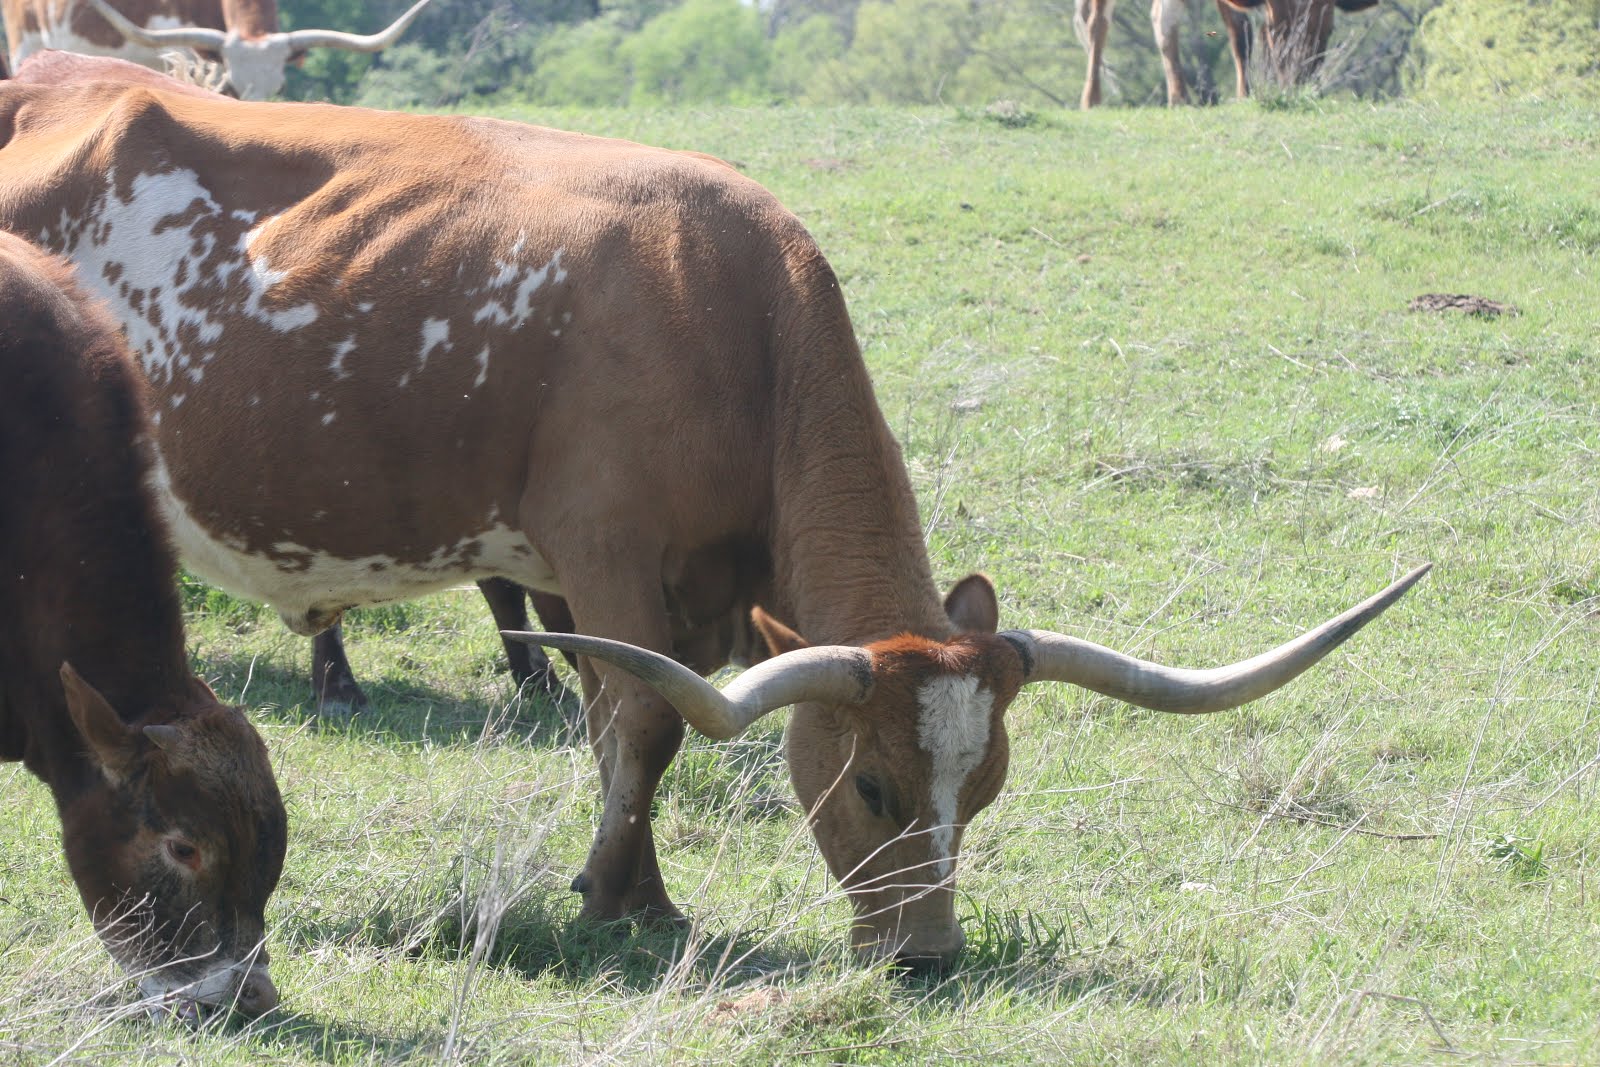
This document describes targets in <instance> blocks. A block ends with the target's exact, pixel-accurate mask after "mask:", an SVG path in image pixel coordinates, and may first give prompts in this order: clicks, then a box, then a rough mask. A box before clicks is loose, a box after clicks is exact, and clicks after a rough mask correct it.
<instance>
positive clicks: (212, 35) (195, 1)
mask: <svg viewBox="0 0 1600 1067" xmlns="http://www.w3.org/2000/svg"><path fill="white" fill-rule="evenodd" d="M115 4H116V6H114V7H113V6H112V4H110V3H107V2H106V0H0V11H3V13H4V15H5V27H6V38H7V40H8V41H9V42H10V47H11V63H12V65H13V66H21V65H22V61H23V60H24V59H26V58H28V57H29V56H30V55H33V54H34V53H36V52H40V51H43V50H46V49H55V50H59V51H66V52H79V53H83V54H85V55H101V56H118V57H121V58H123V59H128V60H132V61H133V62H135V63H140V64H142V65H144V66H146V67H150V68H152V69H154V70H161V69H162V68H163V66H164V63H163V60H162V55H163V53H166V52H172V51H175V50H179V49H188V50H189V51H191V52H192V53H194V54H196V55H198V56H200V57H201V58H203V59H209V60H216V61H219V62H220V63H221V64H222V68H223V72H224V73H225V74H226V75H227V79H228V85H229V86H230V87H231V89H232V91H233V93H234V94H235V95H236V96H239V97H242V98H243V99H246V100H265V99H267V98H268V97H270V96H273V95H275V94H276V93H277V92H278V90H279V89H281V88H283V77H284V74H283V69H284V66H285V65H286V64H288V63H295V62H298V61H299V60H300V59H301V57H303V56H304V55H305V54H306V52H308V51H310V50H311V49H313V48H343V49H347V50H350V51H356V52H380V51H382V50H383V49H385V48H388V47H389V46H390V45H391V44H393V43H394V42H395V41H397V40H399V39H400V35H401V34H402V33H404V32H405V31H406V27H407V26H409V25H411V20H412V19H414V18H416V17H417V13H418V12H420V11H421V10H422V9H423V8H424V7H425V6H427V4H428V0H418V2H417V4H416V5H415V6H414V7H412V8H411V9H410V10H409V11H407V12H406V13H405V14H403V15H401V16H400V17H399V18H398V19H396V20H395V21H394V22H393V23H392V24H391V25H390V26H389V27H388V28H387V29H385V30H383V31H381V32H379V33H374V34H370V35H363V34H355V33H342V32H340V31H338V30H292V31H289V32H280V31H279V29H278V4H277V0H220V3H219V0H115Z"/></svg>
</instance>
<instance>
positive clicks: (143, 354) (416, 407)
mask: <svg viewBox="0 0 1600 1067" xmlns="http://www.w3.org/2000/svg"><path fill="white" fill-rule="evenodd" d="M32 90H35V87H32V86H17V87H13V88H10V89H0V120H3V118H4V116H5V112H6V107H5V103H6V99H5V98H6V95H7V94H8V93H9V94H20V93H22V92H24V91H32ZM36 92H37V95H36V96H34V97H31V98H21V97H16V99H18V100H20V101H21V106H20V107H18V106H16V105H15V104H14V105H13V107H12V111H13V114H15V115H16V116H17V121H16V127H15V128H16V133H15V134H14V136H13V139H12V141H11V143H10V144H9V145H6V146H4V147H0V177H3V178H4V179H5V180H6V181H7V182H9V183H11V184H12V185H13V186H14V187H15V188H16V189H17V190H18V195H17V196H16V197H15V198H14V199H13V201H12V205H13V206H12V207H11V208H10V209H9V210H10V212H11V215H12V218H11V219H9V220H8V219H5V218H0V224H4V223H6V222H8V221H9V222H10V223H11V224H13V225H15V224H16V223H18V222H20V223H21V224H22V225H23V226H25V227H27V228H28V229H29V230H30V232H32V231H34V230H35V229H36V231H37V232H38V233H39V234H40V236H41V237H42V239H43V240H45V241H46V242H47V243H49V244H50V245H51V246H53V247H59V248H63V249H65V250H67V251H68V252H69V254H70V255H71V256H72V257H73V258H74V259H75V260H76V261H77V262H78V263H79V265H80V267H81V268H82V271H83V274H84V276H85V278H86V280H87V281H88V282H89V283H90V284H92V285H94V286H95V287H96V288H97V290H98V291H99V293H100V294H101V295H102V296H104V297H105V299H106V300H107V302H108V303H109V304H110V305H111V306H112V309H113V311H114V312H115V313H116V314H117V316H118V317H119V318H120V319H122V321H123V322H124V324H125V325H126V328H127V331H128V336H129V340H130V343H131V346H132V348H133V350H134V352H135V355H136V356H137V357H138V358H139V360H140V361H141V364H142V367H143V370H144V372H145V375H146V376H147V378H148V379H149V381H150V383H151V384H152V386H153V387H154V390H155V393H156V404H155V416H154V417H155V421H156V425H157V431H156V432H157V438H158V442H159V447H160V452H161V462H160V464H159V465H158V468H157V471H156V481H157V484H158V486H159V487H160V488H161V490H162V492H163V495H164V498H165V499H166V500H167V502H168V505H169V516H168V517H169V520H170V521H171V524H172V526H173V529H174V534H175V536H176V537H177V539H178V541H179V543H180V546H181V548H182V550H183V552H184V555H185V558H186V560H187V561H188V562H189V564H190V566H191V567H192V568H193V569H197V570H199V571H200V572H201V573H202V574H205V575H206V576H207V577H209V578H211V579H212V580H214V581H217V582H219V583H220V584H223V585H225V586H228V587H230V588H232V589H234V590H235V591H237V592H241V593H243V594H245V595H250V596H253V597H256V598H258V599H263V600H267V601H269V602H271V603H273V604H274V605H275V606H277V607H279V609H280V611H283V612H284V613H285V615H286V617H287V618H288V619H289V621H290V622H291V624H296V625H298V626H299V627H300V628H302V629H314V628H316V626H318V625H321V624H323V623H325V622H326V621H327V619H328V617H329V615H328V613H329V612H332V611H337V610H338V609H341V608H343V607H345V606H348V605H352V604H359V603H366V602H371V601H374V600H382V599H392V598H395V597H400V596H406V595H412V594H415V593H419V592H423V591H426V590H427V589H429V588H438V587H441V586H444V585H449V584H453V583H455V582H458V581H460V580H462V579H463V578H464V577H467V576H477V575H483V574H488V573H494V574H501V575H503V576H505V577H510V578H515V579H517V580H519V581H521V582H523V583H524V584H527V585H533V586H541V587H543V588H546V589H551V590H553V591H554V590H558V589H559V581H558V579H557V577H556V575H555V574H554V573H553V572H552V571H551V568H550V567H549V565H548V561H547V560H546V559H545V556H546V554H547V553H546V552H545V545H544V544H543V541H544V540H545V538H544V536H543V533H542V530H543V529H545V528H547V527H550V528H553V527H555V526H559V527H561V528H570V527H571V526H572V525H573V524H575V523H589V524H609V525H617V524H634V525H637V524H638V523H640V522H645V521H648V522H651V523H654V524H657V525H658V526H660V528H661V533H660V537H659V538H658V540H660V541H661V542H662V544H663V545H664V546H666V547H668V548H672V547H676V548H681V549H683V550H685V551H687V550H693V549H695V548H696V547H698V546H701V545H705V544H710V543H714V542H716V541H718V540H719V539H723V538H727V537H730V536H736V535H738V534H740V533H744V532H748V531H751V530H754V529H756V528H757V527H759V526H760V524H761V522H762V521H763V515H764V514H765V508H766V507H767V505H768V501H769V498H770V492H771V481H772V480H771V472H770V467H769V464H770V459H771V452H772V437H771V435H772V433H773V429H772V418H771V416H772V394H773V388H774V381H775V380H776V379H777V378H778V377H779V376H780V374H793V373H797V371H796V369H795V368H784V369H782V370H781V371H780V369H779V368H778V367H777V364H776V363H775V362H774V360H775V359H776V358H777V355H776V354H777V352H778V351H779V349H780V347H781V346H780V344H779V343H778V342H779V341H780V340H781V339H782V335H783V333H784V331H785V329H786V328H787V327H786V325H785V323H788V325H789V326H794V325H796V323H794V322H789V319H790V318H791V317H792V312H793V309H794V308H796V307H805V308H807V309H809V310H808V311H807V315H808V316H810V317H812V318H816V317H817V316H820V317H821V318H822V319H824V320H827V319H830V318H831V319H832V320H835V321H836V322H842V321H844V312H843V305H842V302H840V301H839V299H838V294H837V291H836V285H835V283H834V280H833V277H832V274H831V272H829V271H828V270H827V265H826V263H825V262H823V261H822V260H821V257H820V256H819V255H818V253H817V251H816V248H815V246H814V244H812V242H811V241H810V238H809V237H808V236H807V235H806V233H805V231H804V229H803V228H802V227H801V226H800V224H799V223H798V221H796V220H795V219H794V218H793V216H792V215H790V214H789V213H788V212H786V211H784V210H783V209H782V208H781V207H780V206H779V205H778V204H777V202H776V201H775V200H774V199H773V198H772V197H771V196H770V195H769V194H767V193H766V192H765V191H764V190H762V189H761V188H760V187H759V186H758V185H756V184H755V183H754V182H751V181H748V180H747V179H745V178H743V177H742V176H740V175H739V174H737V172H735V171H734V170H733V169H732V168H730V167H728V166H727V165H726V164H723V163H720V162H718V161H715V160H712V159H710V158H708V157H704V156H698V155H693V154H688V153H678V152H670V151H666V150H662V149H655V148H647V147H645V146H641V145H636V144H631V143H628V142H623V141H615V140H609V139H604V138H595V137H587V136H584V135H581V134H572V133H563V132H559V131H554V130H546V129H541V128H537V127H529V126H522V125H518V124H514V123H505V122H498V121H494V120H488V119H462V118H447V117H430V116H410V115H395V114H387V113H382V112H369V111H363V110H359V109H350V108H336V107H331V106H315V105H284V104H244V103H239V102H236V101H228V100H218V99H208V98H203V97H198V96H178V95H173V94H167V93H159V92H150V91H148V90H147V89H144V88H127V87H118V86H113V85H107V84H87V85H82V86H78V87H76V88H73V89H61V88H55V89H37V90H36ZM6 210H7V209H5V208H0V212H4V211H6ZM800 325H803V324H800ZM791 332H792V331H791ZM844 333H845V334H848V328H847V323H846V324H845V328H844ZM827 340H828V342H829V344H830V345H833V347H835V348H837V347H838V346H837V345H836V344H833V342H835V341H836V340H837V338H832V337H830V338H828V339H827ZM823 347H827V346H823ZM849 347H850V352H849V353H848V355H849V356H850V358H855V357H854V353H853V345H851V346H849ZM794 348H795V346H794V345H790V346H789V350H793V349H794ZM857 362H859V360H857ZM858 372H859V367H857V368H854V369H853V370H852V373H858ZM863 381H864V377H863Z"/></svg>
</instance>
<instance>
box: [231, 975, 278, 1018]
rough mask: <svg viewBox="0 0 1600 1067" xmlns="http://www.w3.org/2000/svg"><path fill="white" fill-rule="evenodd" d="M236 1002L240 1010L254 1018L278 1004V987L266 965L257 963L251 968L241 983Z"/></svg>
mask: <svg viewBox="0 0 1600 1067" xmlns="http://www.w3.org/2000/svg"><path fill="white" fill-rule="evenodd" d="M235 1002H236V1003H237V1004H238V1006H239V1010H240V1011H241V1012H243V1013H244V1014H246V1015H248V1016H250V1017H251V1018H252V1019H253V1018H255V1017H256V1016H258V1015H265V1014H266V1013H267V1012H269V1011H271V1010H272V1009H273V1008H276V1007H277V1006H278V987H277V986H275V985H273V984H272V976H271V975H269V974H268V973H267V969H266V967H264V966H261V965H260V964H257V965H256V966H254V967H251V968H250V971H249V973H248V974H246V975H245V976H244V980H243V981H242V982H240V983H239V995H238V997H237V998H236V1001H235Z"/></svg>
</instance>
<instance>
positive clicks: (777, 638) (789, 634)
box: [750, 607, 811, 656]
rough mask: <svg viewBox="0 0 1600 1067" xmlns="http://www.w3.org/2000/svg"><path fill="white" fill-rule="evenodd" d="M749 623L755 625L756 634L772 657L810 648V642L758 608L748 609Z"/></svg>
mask: <svg viewBox="0 0 1600 1067" xmlns="http://www.w3.org/2000/svg"><path fill="white" fill-rule="evenodd" d="M750 621H751V622H752V623H754V624H755V628H756V632H757V633H759V634H760V635H761V639H762V640H763V641H765V642H766V643H767V651H769V652H771V653H772V654H773V655H774V656H781V655H783V654H784V653H785V652H793V651H795V650H796V649H801V648H810V647H811V642H810V641H807V640H806V639H805V638H803V637H801V636H800V635H799V634H797V633H795V632H794V631H793V630H791V629H789V628H788V627H787V626H785V625H784V624H783V623H781V622H779V621H778V620H777V619H774V618H773V617H772V616H771V615H768V614H767V613H766V612H764V611H762V610H761V609H760V608H758V607H757V608H751V609H750Z"/></svg>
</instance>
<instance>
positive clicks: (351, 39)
mask: <svg viewBox="0 0 1600 1067" xmlns="http://www.w3.org/2000/svg"><path fill="white" fill-rule="evenodd" d="M427 6H428V0H417V2H416V3H415V4H412V5H411V8H410V10H408V11H407V12H406V13H405V14H404V15H401V16H400V17H399V18H397V19H395V20H394V21H393V22H391V23H390V24H389V27H388V29H384V30H379V31H378V32H377V33H368V34H359V33H344V32H342V31H340V30H291V31H289V32H288V33H286V34H283V35H282V36H284V37H285V38H287V39H288V41H289V49H290V51H292V52H304V51H305V50H306V49H308V48H344V49H348V50H349V51H352V52H381V51H383V50H384V49H385V48H388V47H389V46H390V45H392V44H394V43H395V42H396V41H398V40H399V39H400V35H401V34H402V33H405V32H406V27H407V26H410V25H411V20H412V19H415V18H416V17H417V16H418V15H419V14H421V12H422V9H423V8H425V7H427ZM274 36H276V35H274Z"/></svg>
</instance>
